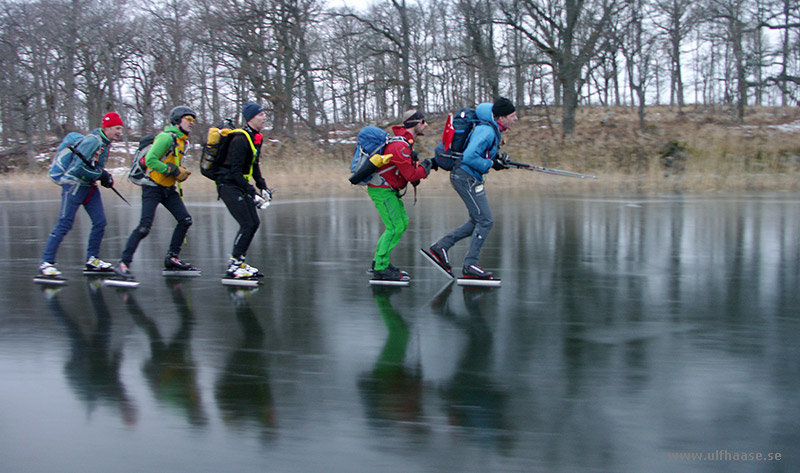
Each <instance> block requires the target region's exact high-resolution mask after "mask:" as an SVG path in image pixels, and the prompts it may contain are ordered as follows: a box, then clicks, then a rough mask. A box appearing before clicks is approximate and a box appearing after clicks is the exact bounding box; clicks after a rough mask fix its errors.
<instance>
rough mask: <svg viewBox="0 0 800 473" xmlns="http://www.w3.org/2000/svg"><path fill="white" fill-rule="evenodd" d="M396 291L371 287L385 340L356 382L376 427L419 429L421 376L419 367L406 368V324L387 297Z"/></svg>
mask: <svg viewBox="0 0 800 473" xmlns="http://www.w3.org/2000/svg"><path fill="white" fill-rule="evenodd" d="M394 291H399V289H398V288H393V287H385V286H373V294H374V295H375V302H376V303H377V304H378V311H379V312H380V315H381V318H382V319H383V323H384V324H386V330H387V331H388V336H387V337H386V343H385V344H384V346H383V349H382V350H381V353H380V356H378V359H377V360H376V361H375V365H374V366H373V367H372V370H371V371H369V372H367V373H364V374H363V375H362V376H361V379H360V380H359V382H358V388H359V391H360V392H361V397H362V399H363V400H364V404H365V406H366V409H367V416H368V417H369V419H370V420H372V421H373V422H374V423H375V424H378V425H379V424H380V423H381V422H387V421H388V422H402V423H406V422H407V423H408V424H406V425H409V426H419V425H420V424H419V423H417V422H416V421H418V420H419V417H420V415H421V414H422V373H421V370H420V368H419V367H415V368H408V367H407V366H406V352H407V348H408V342H409V338H410V337H409V329H408V324H407V323H406V322H405V321H404V320H403V318H402V317H401V316H400V314H398V313H397V311H396V310H395V309H394V307H392V304H391V301H390V300H389V296H390V295H391V294H392V293H393V292H394Z"/></svg>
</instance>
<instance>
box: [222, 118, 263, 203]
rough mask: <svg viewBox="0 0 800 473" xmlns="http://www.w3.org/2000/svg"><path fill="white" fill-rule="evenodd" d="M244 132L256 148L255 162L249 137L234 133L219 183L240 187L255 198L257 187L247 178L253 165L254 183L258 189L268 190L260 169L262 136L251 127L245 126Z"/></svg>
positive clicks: (226, 153)
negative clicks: (248, 139)
mask: <svg viewBox="0 0 800 473" xmlns="http://www.w3.org/2000/svg"><path fill="white" fill-rule="evenodd" d="M244 130H245V131H247V134H249V135H250V139H252V140H253V144H254V145H255V147H256V156H255V160H254V159H253V150H252V148H250V143H249V142H248V141H247V137H245V136H244V135H243V134H242V133H234V134H233V135H232V136H231V138H230V141H229V142H228V146H227V150H226V151H225V160H224V161H223V162H222V163H220V166H219V174H218V178H217V183H218V184H233V185H235V186H237V187H239V188H240V189H241V190H242V191H243V192H246V193H247V194H249V195H251V196H253V195H255V194H256V190H255V187H253V185H252V184H250V183H249V182H248V181H247V178H245V176H246V175H247V174H248V173H249V172H250V165H251V164H252V166H253V182H254V183H255V185H256V187H258V188H259V189H261V190H265V189H266V188H267V183H266V182H265V181H264V178H263V177H262V175H261V168H260V167H259V157H260V155H261V134H260V133H256V132H255V130H253V129H252V128H250V127H249V126H245V127H244Z"/></svg>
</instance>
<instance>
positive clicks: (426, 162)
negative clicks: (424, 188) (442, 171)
mask: <svg viewBox="0 0 800 473" xmlns="http://www.w3.org/2000/svg"><path fill="white" fill-rule="evenodd" d="M419 165H420V166H421V167H423V168H424V169H425V177H428V176H429V175H430V174H431V167H432V166H433V160H432V159H431V158H428V159H425V160H423V161H422V162H421V163H419Z"/></svg>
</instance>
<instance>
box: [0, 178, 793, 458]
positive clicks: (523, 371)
mask: <svg viewBox="0 0 800 473" xmlns="http://www.w3.org/2000/svg"><path fill="white" fill-rule="evenodd" d="M491 192H492V191H491V189H490V201H491V202H492V208H493V211H494V214H495V226H494V229H493V231H492V234H491V235H490V237H489V239H488V240H487V243H486V245H485V246H484V249H483V252H482V257H481V264H482V265H483V266H484V267H486V268H487V269H489V270H492V271H496V273H497V274H498V275H499V276H500V277H501V278H502V279H503V286H502V287H500V288H496V289H474V288H473V289H469V288H462V287H460V286H456V285H449V286H448V285H447V284H446V279H445V278H444V276H443V275H442V274H441V273H439V272H438V271H437V270H436V269H435V268H433V267H432V266H430V264H429V263H427V262H426V261H424V260H423V258H422V256H421V255H419V254H418V253H417V251H418V249H419V248H420V247H427V246H428V245H430V243H431V242H432V241H433V240H435V239H436V238H437V237H439V236H441V235H443V234H444V233H445V232H447V231H448V230H449V229H451V228H452V227H455V226H457V225H458V224H460V223H462V222H463V220H464V219H465V217H466V211H465V210H464V208H463V205H462V203H461V201H460V200H458V198H457V197H456V196H455V193H452V194H448V197H446V198H432V197H430V196H426V195H425V194H421V196H420V200H419V202H418V203H417V204H416V205H415V206H412V205H411V204H412V201H413V196H412V193H411V192H409V195H408V196H407V197H406V198H405V199H404V200H405V203H406V208H407V210H408V212H409V215H410V217H411V225H410V227H409V230H408V232H407V233H406V235H405V236H404V238H403V240H402V241H401V242H400V245H399V246H398V247H397V248H396V249H395V251H394V253H393V258H392V262H393V263H394V264H395V265H397V266H400V267H401V268H403V269H406V270H407V271H409V272H410V273H411V276H412V278H413V281H412V283H411V286H410V287H407V288H400V289H393V290H386V289H383V290H381V289H373V288H371V287H370V286H369V285H368V283H367V279H368V276H367V275H366V274H365V270H366V269H367V268H368V267H369V263H370V260H371V256H372V252H373V251H374V242H375V240H376V239H377V237H378V236H379V234H380V232H381V231H382V225H381V224H380V221H379V218H378V216H377V213H376V211H375V209H374V207H373V206H372V203H371V202H370V201H369V199H368V197H367V196H366V194H365V195H363V196H360V195H359V196H357V197H354V198H341V199H309V200H293V201H286V200H284V201H282V200H280V195H277V196H276V197H277V199H278V200H276V202H275V203H274V204H273V205H272V206H271V207H270V208H269V209H267V210H266V211H263V212H262V213H261V216H262V226H261V228H260V229H259V232H258V233H257V235H256V237H255V240H254V242H253V244H252V246H251V249H250V252H249V254H248V262H249V263H251V264H252V265H254V266H257V267H259V268H261V269H262V271H265V272H267V273H268V277H266V278H265V284H264V285H263V286H261V287H259V288H258V290H256V291H249V292H248V291H247V290H241V289H240V290H231V289H229V288H227V287H223V286H222V285H221V284H220V282H219V278H220V276H221V275H222V272H223V270H224V264H225V261H226V259H227V256H228V254H229V252H230V248H231V242H232V239H233V235H234V234H235V231H236V225H235V223H234V221H233V219H232V218H231V217H230V216H229V215H228V213H227V211H226V210H225V208H224V207H223V205H222V204H221V202H217V201H213V200H210V199H208V200H206V201H203V202H197V201H189V202H188V208H189V210H190V212H191V213H192V216H193V219H194V222H195V223H194V226H193V227H192V228H191V230H190V232H189V236H188V243H187V244H186V245H185V247H184V252H183V254H182V256H183V257H185V259H187V260H189V261H191V262H192V263H193V264H195V265H196V266H198V267H200V268H202V269H203V276H202V277H200V278H194V279H192V280H183V281H181V280H175V279H165V278H163V277H162V276H161V275H160V268H161V264H162V260H163V256H164V252H165V251H166V247H167V243H168V240H169V236H170V234H171V231H172V227H173V220H172V218H171V216H169V214H168V213H167V212H166V210H165V209H163V208H160V209H159V210H158V213H157V218H156V222H155V224H154V226H153V231H152V233H151V234H150V236H149V237H148V238H147V239H145V240H144V241H143V242H142V244H141V246H140V248H139V251H138V252H137V254H136V259H135V261H134V263H133V266H132V268H133V270H134V273H135V274H136V275H137V277H138V278H139V280H140V281H142V285H141V286H140V287H139V288H138V289H135V290H120V289H114V288H108V287H100V286H99V285H98V284H93V283H92V282H91V281H90V280H88V279H87V278H85V277H83V276H82V275H81V273H80V268H81V265H82V263H83V254H84V251H85V245H86V239H87V237H88V232H89V219H88V217H87V215H86V214H85V213H84V212H83V211H82V210H81V211H80V213H79V214H78V215H79V216H78V218H77V221H76V224H75V227H74V228H73V230H72V232H70V234H68V235H67V237H66V239H65V240H64V243H63V244H62V246H61V248H60V251H59V253H58V263H59V268H60V269H61V270H62V271H64V272H65V275H66V276H67V277H69V278H70V282H69V285H67V286H66V287H64V288H63V289H61V290H52V289H44V288H43V287H41V286H39V285H35V284H33V283H32V282H31V277H32V276H33V274H34V271H35V268H36V266H37V264H38V261H39V258H40V256H41V252H42V250H43V247H44V242H45V239H46V237H47V234H48V233H49V231H50V229H51V228H52V227H53V225H54V223H55V219H56V214H57V211H58V206H59V202H58V201H57V200H54V199H52V198H50V197H47V198H43V197H41V196H39V195H37V193H36V192H33V191H19V192H17V193H11V192H6V193H4V194H2V196H0V198H1V199H2V201H0V222H2V224H1V225H0V232H2V233H1V235H0V236H2V238H0V283H1V284H0V307H2V309H0V314H1V315H0V458H2V466H0V471H4V472H5V471H8V472H21V471H25V472H29V473H38V472H53V471H60V472H81V473H86V472H110V471H114V472H137V473H138V472H146V471H187V472H188V471H191V472H222V471H231V472H233V471H235V472H251V471H252V472H255V471H259V472H263V471H276V472H277V471H279V472H317V471H318V472H323V471H324V472H404V473H405V472H434V471H436V472H439V471H441V472H451V471H452V472H493V473H494V472H520V471H546V472H557V471H564V472H581V471H602V472H612V471H614V472H616V471H648V472H673V471H709V472H711V471H723V470H724V471H730V472H739V471H742V472H745V471H746V472H752V471H766V472H771V471H798V470H800V458H798V454H800V447H798V442H800V404H799V403H798V399H800V343H799V342H798V336H800V309H799V308H798V307H800V195H797V194H757V195H746V196H681V195H668V196H662V197H646V198H642V197H630V198H625V197H619V196H609V197H602V196H580V195H578V196H542V195H538V194H526V193H520V192H511V191H505V192H504V191H501V190H496V191H495V192H494V193H493V194H491ZM47 195H48V196H50V195H51V193H47ZM103 198H104V202H105V204H106V212H107V214H108V221H109V223H108V227H107V229H106V237H105V240H104V243H103V251H102V253H101V255H99V256H100V257H101V258H103V259H106V260H109V261H116V259H117V258H118V256H119V254H120V252H121V250H122V247H123V245H124V242H125V240H126V238H127V236H128V234H129V232H130V231H131V230H132V229H133V228H134V226H135V225H136V223H137V222H138V218H139V207H138V203H139V199H138V198H137V197H135V196H131V195H128V198H129V200H131V201H132V203H133V205H134V207H133V209H131V208H129V207H127V206H125V205H124V204H122V203H121V201H120V200H119V199H117V198H116V197H115V196H114V195H113V194H111V193H109V192H107V191H104V193H103ZM466 245H467V242H466V241H464V242H461V243H460V244H459V245H457V246H456V247H455V248H454V249H453V251H452V252H451V257H452V259H453V260H454V262H455V263H456V264H460V261H461V258H462V257H463V255H464V253H465V251H466ZM20 268H22V272H21V273H20ZM689 454H695V455H699V457H698V458H695V459H687V458H681V456H685V455H689ZM751 454H752V457H750V458H746V459H745V460H742V459H741V458H740V457H741V456H742V455H745V456H749V455H751ZM756 455H761V456H763V457H764V458H765V459H763V460H761V461H758V460H756Z"/></svg>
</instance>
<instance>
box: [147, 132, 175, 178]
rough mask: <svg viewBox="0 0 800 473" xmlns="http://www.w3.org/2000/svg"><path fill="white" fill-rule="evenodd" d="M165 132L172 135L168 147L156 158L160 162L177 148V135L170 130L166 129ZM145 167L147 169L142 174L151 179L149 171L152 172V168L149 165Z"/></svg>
mask: <svg viewBox="0 0 800 473" xmlns="http://www.w3.org/2000/svg"><path fill="white" fill-rule="evenodd" d="M166 133H169V134H170V136H171V137H172V144H171V145H170V147H169V148H167V150H166V151H165V152H164V154H162V155H161V157H160V158H158V160H159V161H161V162H163V161H164V159H166V158H168V157H169V155H171V154H172V153H174V152H175V148H177V147H178V137H177V136H176V135H175V133H173V132H171V131H168V132H166ZM156 136H158V135H156ZM153 141H154V142H155V137H154V138H153ZM142 159H144V156H142ZM145 167H146V168H147V169H146V170H145V172H144V176H145V177H146V178H148V179H151V178H150V173H151V172H153V170H152V169H150V168H149V167H147V166H145Z"/></svg>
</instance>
